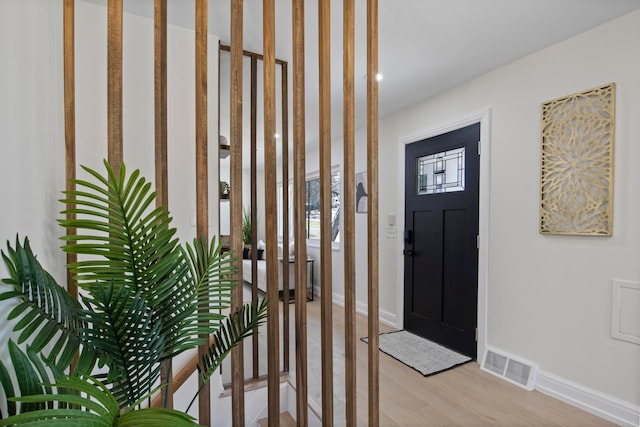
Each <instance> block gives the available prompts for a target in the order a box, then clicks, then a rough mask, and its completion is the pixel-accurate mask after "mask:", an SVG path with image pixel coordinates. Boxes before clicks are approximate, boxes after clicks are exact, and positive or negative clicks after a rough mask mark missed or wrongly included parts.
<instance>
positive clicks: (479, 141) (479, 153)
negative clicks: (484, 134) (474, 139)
mask: <svg viewBox="0 0 640 427" xmlns="http://www.w3.org/2000/svg"><path fill="white" fill-rule="evenodd" d="M480 151H481V150H480V141H478V156H479V155H480Z"/></svg>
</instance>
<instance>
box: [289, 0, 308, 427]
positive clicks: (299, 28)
mask: <svg viewBox="0 0 640 427" xmlns="http://www.w3.org/2000/svg"><path fill="white" fill-rule="evenodd" d="M291 1H292V11H293V12H292V15H293V16H292V22H293V25H292V27H293V37H292V39H293V73H292V76H293V77H292V78H293V158H294V160H293V161H294V166H293V173H294V179H293V185H294V191H293V198H294V205H295V209H294V221H295V225H294V236H295V237H294V240H295V242H296V253H297V257H296V264H295V268H296V313H295V318H296V319H295V324H296V419H297V424H298V427H307V426H308V425H309V419H308V411H309V409H308V406H307V396H308V385H307V377H308V375H307V298H306V295H307V289H306V283H307V244H306V242H307V240H306V239H307V236H306V232H305V230H306V224H305V212H306V197H305V194H306V177H305V168H306V166H305V150H306V143H305V108H304V107H305V105H304V103H305V99H304V84H305V83H304V82H305V78H304V1H303V0H291ZM303 292H304V295H305V297H302V295H303Z"/></svg>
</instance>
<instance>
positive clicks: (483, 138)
mask: <svg viewBox="0 0 640 427" xmlns="http://www.w3.org/2000/svg"><path fill="white" fill-rule="evenodd" d="M474 123H480V147H481V155H480V199H479V212H478V213H479V233H480V248H479V251H478V347H477V351H478V352H477V360H478V361H479V362H480V361H481V360H482V356H483V354H484V349H485V348H486V345H487V296H488V293H487V291H488V289H487V287H488V278H489V213H490V210H489V203H490V200H491V198H490V189H491V185H490V178H491V177H490V160H491V129H490V125H491V108H489V107H487V108H485V109H483V110H481V111H479V112H476V113H471V114H469V115H466V116H464V117H463V118H461V119H458V120H455V121H451V122H448V123H445V124H442V125H440V126H436V127H432V128H429V129H426V130H423V131H419V132H417V133H414V134H411V135H408V136H405V137H401V138H400V139H399V141H398V200H397V206H398V207H399V212H400V215H399V218H398V219H399V221H398V222H399V226H400V227H404V217H405V200H404V191H405V188H404V187H405V185H404V184H405V182H404V181H405V173H404V171H405V166H406V165H405V148H406V145H407V144H411V143H413V142H417V141H421V140H423V139H427V138H431V137H433V136H438V135H441V134H443V133H446V132H450V131H454V130H457V129H460V128H463V127H465V126H468V125H471V124H474ZM400 218H402V222H401V223H400ZM402 231H404V228H402ZM403 249H404V239H403V238H400V239H398V251H397V253H398V258H397V260H398V264H397V265H399V266H402V267H401V268H398V269H397V280H396V283H397V286H396V313H398V317H397V318H396V327H397V328H398V329H403V327H404V256H403V255H402V250H403Z"/></svg>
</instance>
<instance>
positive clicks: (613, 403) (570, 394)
mask: <svg viewBox="0 0 640 427" xmlns="http://www.w3.org/2000/svg"><path fill="white" fill-rule="evenodd" d="M536 390H538V391H540V392H541V393H544V394H546V395H549V396H551V397H553V398H555V399H558V400H561V401H563V402H565V403H568V404H569V405H572V406H575V407H577V408H580V409H582V410H584V411H587V412H589V413H591V414H594V415H597V416H598V417H600V418H604V419H606V420H608V421H611V422H613V423H616V424H619V425H621V426H630V427H631V426H634V427H638V426H640V406H637V405H634V404H632V403H629V402H626V401H624V400H622V399H618V398H616V397H613V396H609V395H607V394H604V393H601V392H599V391H597V390H593V389H591V388H588V387H585V386H583V385H580V384H576V383H574V382H572V381H569V380H567V379H564V378H561V377H558V376H556V375H553V374H550V373H548V372H544V371H538V375H537V378H536Z"/></svg>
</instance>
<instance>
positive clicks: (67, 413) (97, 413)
mask: <svg viewBox="0 0 640 427" xmlns="http://www.w3.org/2000/svg"><path fill="white" fill-rule="evenodd" d="M45 385H46V386H47V387H56V388H57V390H58V393H57V394H33V395H29V396H21V397H16V398H13V399H12V400H15V401H17V402H21V404H23V405H26V404H30V405H39V406H40V407H42V406H43V405H45V404H53V403H54V402H55V403H57V405H56V406H57V407H55V408H53V409H47V410H35V411H31V412H26V413H21V414H18V415H14V416H12V417H9V418H7V419H6V420H2V421H0V426H3V425H17V426H25V427H32V426H60V427H65V426H69V425H71V426H96V427H111V426H113V425H115V423H116V419H117V418H118V416H119V412H120V408H119V406H118V402H117V401H116V399H115V397H114V396H113V394H112V393H111V392H110V391H109V389H108V388H107V387H106V386H105V385H104V384H102V383H101V382H100V381H98V380H96V379H95V378H93V377H63V378H59V379H58V380H57V381H56V382H55V383H53V384H45ZM82 393H84V394H86V397H85V396H82ZM71 405H73V407H71Z"/></svg>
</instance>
